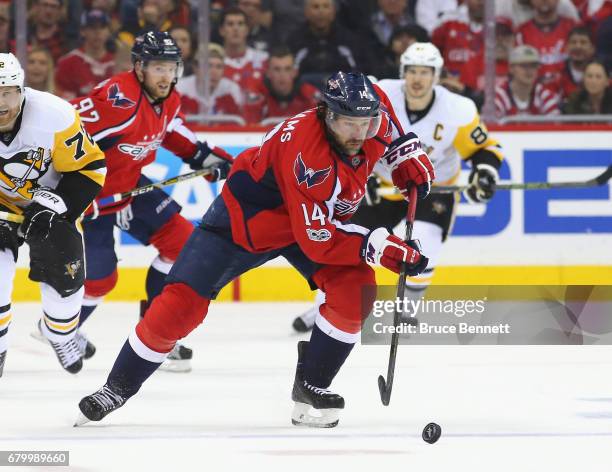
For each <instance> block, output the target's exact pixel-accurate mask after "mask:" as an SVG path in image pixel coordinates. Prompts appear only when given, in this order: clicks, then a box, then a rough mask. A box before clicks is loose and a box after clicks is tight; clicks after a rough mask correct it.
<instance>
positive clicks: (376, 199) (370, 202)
mask: <svg viewBox="0 0 612 472" xmlns="http://www.w3.org/2000/svg"><path fill="white" fill-rule="evenodd" d="M379 188H380V179H379V178H378V176H377V175H375V174H372V175H371V176H370V178H369V179H368V181H367V182H366V193H365V203H366V205H367V206H374V205H378V204H379V203H380V195H378V189H379Z"/></svg>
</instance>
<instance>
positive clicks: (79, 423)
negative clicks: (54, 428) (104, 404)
mask: <svg viewBox="0 0 612 472" xmlns="http://www.w3.org/2000/svg"><path fill="white" fill-rule="evenodd" d="M90 421H91V420H90V419H89V418H87V416H85V415H84V414H83V413H81V412H79V416H78V417H77V419H76V421H75V422H74V425H73V427H75V428H76V427H78V426H83V425H84V424H85V423H89V422H90Z"/></svg>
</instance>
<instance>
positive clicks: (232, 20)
mask: <svg viewBox="0 0 612 472" xmlns="http://www.w3.org/2000/svg"><path fill="white" fill-rule="evenodd" d="M219 34H220V35H221V37H222V38H223V48H224V49H225V72H224V74H225V77H227V78H228V79H231V80H233V81H234V82H236V83H237V84H238V85H240V87H241V88H242V89H243V90H246V89H248V88H250V87H253V84H255V83H256V82H257V81H258V80H260V79H261V78H262V77H263V71H264V69H265V67H266V61H267V60H268V53H266V52H264V51H257V50H256V49H253V48H252V47H249V46H248V44H247V37H248V35H249V27H248V25H247V17H246V15H245V14H244V12H243V11H242V10H240V9H238V8H228V9H227V10H225V11H224V12H223V14H222V15H221V21H220V23H219Z"/></svg>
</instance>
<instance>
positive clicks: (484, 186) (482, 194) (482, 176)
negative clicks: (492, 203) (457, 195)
mask: <svg viewBox="0 0 612 472" xmlns="http://www.w3.org/2000/svg"><path fill="white" fill-rule="evenodd" d="M498 179H499V174H498V173H497V169H496V168H495V167H493V166H491V165H489V164H478V165H476V167H475V168H473V169H472V172H470V176H469V177H468V185H469V187H468V188H467V189H466V190H465V191H464V192H463V195H464V196H465V198H466V199H467V201H468V202H470V203H486V202H488V201H489V200H491V198H492V197H493V194H494V193H495V187H496V185H497V180H498Z"/></svg>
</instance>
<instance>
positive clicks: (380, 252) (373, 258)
mask: <svg viewBox="0 0 612 472" xmlns="http://www.w3.org/2000/svg"><path fill="white" fill-rule="evenodd" d="M364 242H365V244H364V246H363V247H362V250H361V254H362V258H363V259H364V260H365V261H366V262H367V263H368V264H370V265H376V264H380V265H382V266H383V267H386V268H387V269H389V270H391V271H393V272H395V273H396V274H399V272H400V270H401V267H402V262H405V263H406V274H408V275H410V276H414V275H419V274H420V273H421V272H423V271H424V270H425V268H426V267H427V264H428V262H429V259H427V257H425V256H424V255H423V254H421V252H420V251H419V248H418V246H417V244H416V242H415V241H414V240H412V241H408V242H407V243H406V242H404V241H402V240H401V239H400V238H398V237H397V236H395V235H393V234H390V233H389V231H387V229H386V228H376V229H375V230H373V231H371V232H370V234H368V236H367V237H366V238H365V240H364Z"/></svg>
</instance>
